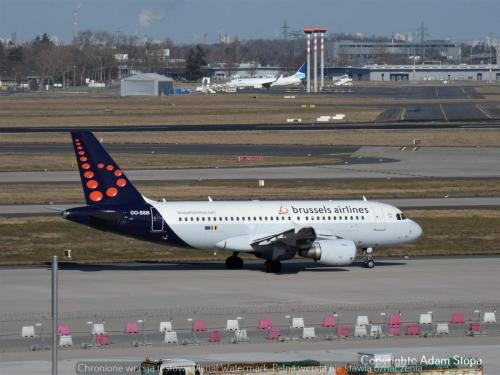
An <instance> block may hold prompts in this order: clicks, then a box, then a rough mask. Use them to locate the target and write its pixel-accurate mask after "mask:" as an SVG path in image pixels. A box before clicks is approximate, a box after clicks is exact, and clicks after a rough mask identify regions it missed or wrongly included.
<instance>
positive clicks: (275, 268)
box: [264, 260, 281, 273]
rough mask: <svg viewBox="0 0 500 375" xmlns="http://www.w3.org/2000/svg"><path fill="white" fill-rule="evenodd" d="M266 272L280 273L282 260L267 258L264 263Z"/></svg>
mask: <svg viewBox="0 0 500 375" xmlns="http://www.w3.org/2000/svg"><path fill="white" fill-rule="evenodd" d="M264 266H265V269H266V273H280V272H281V262H280V261H279V260H266V262H265V263H264Z"/></svg>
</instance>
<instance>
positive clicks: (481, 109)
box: [476, 104, 492, 118]
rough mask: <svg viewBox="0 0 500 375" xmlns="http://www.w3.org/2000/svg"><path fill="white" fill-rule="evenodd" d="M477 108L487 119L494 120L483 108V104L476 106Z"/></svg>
mask: <svg viewBox="0 0 500 375" xmlns="http://www.w3.org/2000/svg"><path fill="white" fill-rule="evenodd" d="M476 108H477V109H479V111H481V113H482V114H483V115H485V116H486V117H487V118H492V117H491V115H490V114H489V113H488V112H487V111H486V109H484V108H483V106H482V105H481V104H476Z"/></svg>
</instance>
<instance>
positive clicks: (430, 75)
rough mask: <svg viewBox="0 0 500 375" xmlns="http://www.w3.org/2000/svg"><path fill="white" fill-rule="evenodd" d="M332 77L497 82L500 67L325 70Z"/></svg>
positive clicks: (371, 67) (459, 66) (450, 66)
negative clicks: (345, 75)
mask: <svg viewBox="0 0 500 375" xmlns="http://www.w3.org/2000/svg"><path fill="white" fill-rule="evenodd" d="M325 71H326V74H327V76H328V77H329V78H330V77H335V76H341V75H344V74H347V75H349V77H351V78H352V79H353V80H354V81H437V80H441V81H485V82H488V81H496V82H500V65H491V66H490V65H466V64H460V65H415V66H413V65H366V66H363V67H335V68H332V67H330V68H326V70H325Z"/></svg>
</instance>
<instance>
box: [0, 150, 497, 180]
mask: <svg viewBox="0 0 500 375" xmlns="http://www.w3.org/2000/svg"><path fill="white" fill-rule="evenodd" d="M351 157H352V158H360V160H359V163H357V164H349V163H348V162H347V163H345V164H343V165H320V166H292V167H248V168H211V169H197V168H193V169H161V170H157V169H156V170H154V169H152V170H130V171H127V166H126V165H122V166H121V167H122V168H123V169H124V170H125V171H126V173H127V176H128V177H129V178H130V180H132V181H193V180H259V179H267V180H282V179H296V180H300V179H400V178H490V177H491V178H498V177H500V168H498V160H500V148H465V147H453V148H451V147H426V148H419V149H418V150H417V151H412V149H408V150H406V151H401V149H400V148H398V147H369V146H367V147H361V148H360V149H359V150H358V151H356V152H354V153H353V154H351ZM365 158H366V159H365ZM374 159H375V160H377V159H379V161H381V162H379V163H373V160H374ZM364 160H366V161H368V162H367V163H366V164H365V163H364ZM386 160H397V161H394V162H390V163H386V162H384V161H386ZM77 181H79V176H78V173H77V172H76V171H56V172H52V171H47V172H0V184H3V183H36V182H54V183H55V182H77Z"/></svg>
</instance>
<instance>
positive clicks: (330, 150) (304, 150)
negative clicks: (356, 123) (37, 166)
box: [0, 142, 359, 162]
mask: <svg viewBox="0 0 500 375" xmlns="http://www.w3.org/2000/svg"><path fill="white" fill-rule="evenodd" d="M104 146H105V147H106V150H107V151H108V152H109V153H111V154H113V153H122V154H125V153H127V154H141V153H142V154H144V153H157V154H175V155H179V154H180V155H265V156H318V155H321V156H332V157H337V155H341V156H345V155H350V154H352V153H353V152H356V151H357V150H358V149H359V147H358V146H308V145H232V144H150V143H134V144H130V143H125V144H116V143H110V144H105V145H104ZM0 153H9V154H14V153H15V154H19V153H21V154H44V153H73V146H72V144H71V143H70V142H68V143H65V144H64V143H0ZM355 161H356V160H355V159H353V162H355Z"/></svg>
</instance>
